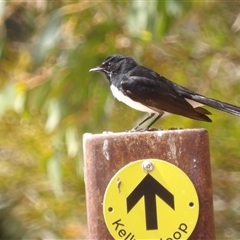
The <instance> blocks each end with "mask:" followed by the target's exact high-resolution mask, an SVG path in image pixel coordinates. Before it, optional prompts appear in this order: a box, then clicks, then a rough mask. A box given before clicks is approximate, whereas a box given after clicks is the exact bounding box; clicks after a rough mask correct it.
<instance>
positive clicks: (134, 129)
mask: <svg viewBox="0 0 240 240" xmlns="http://www.w3.org/2000/svg"><path fill="white" fill-rule="evenodd" d="M154 116H155V113H150V114H149V116H147V117H146V118H144V120H143V121H141V122H140V123H138V124H137V125H136V126H135V127H134V128H133V129H132V130H130V132H134V131H138V130H139V127H140V126H141V125H142V124H143V123H145V122H146V121H147V120H149V119H151V118H153V117H154ZM151 125H152V124H151ZM151 125H150V126H151Z"/></svg>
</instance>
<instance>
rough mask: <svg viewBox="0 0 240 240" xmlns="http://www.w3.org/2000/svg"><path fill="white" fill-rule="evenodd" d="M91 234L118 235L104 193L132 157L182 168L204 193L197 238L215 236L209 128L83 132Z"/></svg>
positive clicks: (107, 237) (98, 236)
mask: <svg viewBox="0 0 240 240" xmlns="http://www.w3.org/2000/svg"><path fill="white" fill-rule="evenodd" d="M83 148H84V165H85V166H84V171H85V186H86V201H87V220H88V239H90V240H91V239H94V240H97V239H99V240H110V239H113V238H112V237H111V235H110V233H109V232H108V229H107V227H106V225H105V222H104V218H103V206H102V203H103V196H104V192H105V190H106V187H107V185H108V183H109V181H110V180H111V178H112V177H113V176H114V174H115V173H116V172H117V171H118V170H119V169H121V168H122V167H124V166H125V165H127V164H128V163H129V162H132V161H136V160H139V159H149V158H151V159H152V158H155V159H162V160H165V161H167V162H170V163H172V164H174V165H176V166H177V167H179V168H180V169H182V170H183V171H184V172H185V173H186V174H187V175H188V177H189V178H190V179H191V181H192V182H193V184H194V186H195V189H196V191H197V194H198V197H199V207H200V212H199V219H198V222H197V225H196V228H195V230H194V231H193V233H192V235H191V237H190V238H189V239H191V240H193V239H194V240H200V239H202V240H206V239H211V240H214V239H215V234H214V218H213V200H212V182H211V167H210V157H209V140H208V132H207V131H206V130H205V129H184V130H167V131H152V132H132V133H131V132H126V133H103V134H89V133H86V134H84V136H83Z"/></svg>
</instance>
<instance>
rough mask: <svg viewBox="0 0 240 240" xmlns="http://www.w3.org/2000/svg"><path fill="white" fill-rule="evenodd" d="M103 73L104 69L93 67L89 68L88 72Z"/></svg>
mask: <svg viewBox="0 0 240 240" xmlns="http://www.w3.org/2000/svg"><path fill="white" fill-rule="evenodd" d="M103 71H104V69H103V68H101V67H95V68H91V69H90V70H89V72H103Z"/></svg>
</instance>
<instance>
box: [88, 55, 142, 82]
mask: <svg viewBox="0 0 240 240" xmlns="http://www.w3.org/2000/svg"><path fill="white" fill-rule="evenodd" d="M136 65H137V63H136V62H135V60H134V59H133V58H131V57H128V56H123V55H118V54H115V55H111V56H109V57H108V58H106V59H105V60H104V61H103V62H102V63H101V64H100V65H99V66H98V67H95V68H92V69H90V70H89V72H103V73H104V74H105V76H106V77H107V79H108V80H109V81H110V79H111V77H112V76H113V75H116V74H124V73H126V72H128V71H129V70H130V69H132V68H133V67H135V66H136Z"/></svg>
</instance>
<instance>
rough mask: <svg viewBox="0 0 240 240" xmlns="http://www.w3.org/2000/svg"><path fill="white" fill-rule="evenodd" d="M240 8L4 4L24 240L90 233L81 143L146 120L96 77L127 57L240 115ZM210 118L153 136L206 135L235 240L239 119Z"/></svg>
mask: <svg viewBox="0 0 240 240" xmlns="http://www.w3.org/2000/svg"><path fill="white" fill-rule="evenodd" d="M238 9H239V3H238V2H236V1H235V2H224V1H222V2H219V1H218V2H217V1H211V2H209V1H205V2H203V1H179V0H168V1H150V2H149V1H107V2H104V1H102V2H101V1H100V2H94V1H67V2H66V1H36V2H31V1H29V2H25V3H19V2H16V1H1V2H0V18H1V20H2V21H0V25H1V30H0V35H1V38H0V79H1V82H0V123H1V124H0V130H1V136H2V137H1V138H0V144H1V145H0V169H1V170H0V176H1V192H2V193H5V194H6V195H7V196H8V197H10V198H12V199H14V200H15V199H17V206H14V207H13V209H14V211H13V212H14V214H13V215H15V216H16V217H17V218H21V219H22V221H21V222H22V225H23V226H22V227H23V228H24V229H27V230H28V231H27V233H24V234H26V236H27V237H28V238H40V237H41V238H43V236H45V238H46V236H47V237H49V238H69V239H79V238H83V237H84V236H85V235H86V230H85V228H86V227H85V220H84V219H85V218H84V217H85V210H84V201H83V200H84V187H83V179H82V149H81V137H82V134H83V133H84V132H92V133H99V132H102V131H124V130H126V129H130V128H132V126H134V124H136V122H138V121H139V120H140V118H142V117H143V114H142V113H140V112H137V111H134V110H132V109H129V108H128V107H127V106H124V105H123V104H122V103H119V102H117V101H115V100H114V99H113V97H112V96H111V94H110V92H109V86H108V83H107V82H106V81H105V80H104V78H103V77H101V76H100V75H98V74H94V73H89V72H88V71H89V69H90V68H92V67H94V66H97V65H98V64H99V63H100V62H101V61H102V60H103V59H105V58H106V57H107V56H108V55H110V54H113V53H121V54H128V55H131V56H133V57H134V58H135V59H136V60H137V61H138V62H139V63H141V64H143V65H146V66H148V67H149V68H152V69H154V70H156V71H157V72H159V73H161V74H162V75H164V76H166V77H168V78H169V79H171V80H173V81H176V82H177V83H180V84H182V85H184V86H186V87H189V88H191V89H192V90H195V91H197V92H199V93H201V94H205V95H207V96H210V97H213V98H217V99H221V100H223V101H227V102H230V103H233V104H236V105H240V98H239V94H238V93H239V91H240V86H239V84H238V82H239V70H238V69H239V62H240V61H239V59H240V55H239V52H238V51H237V49H239V45H240V41H239V36H238V35H239V29H240V27H239V16H238V14H239V12H238ZM209 110H210V111H211V112H212V113H213V116H212V119H213V123H212V124H209V123H202V122H197V121H193V120H190V119H184V118H182V117H179V116H166V117H164V118H163V119H162V120H161V121H159V122H158V123H157V124H156V127H163V128H166V129H167V128H170V127H183V128H188V127H189V128H190V127H204V128H207V129H208V131H209V136H210V143H211V156H212V157H211V158H212V165H213V186H214V199H215V204H216V205H215V206H216V230H217V238H218V239H220V238H224V239H233V238H235V239H237V238H239V235H240V233H239V230H238V227H237V224H236V222H237V219H238V217H239V213H238V204H237V202H238V201H237V199H239V191H238V189H237V188H232V186H233V184H234V183H235V182H237V181H238V174H239V169H240V166H239V165H240V163H239V162H240V161H239V159H240V151H239V144H238V136H239V135H240V130H239V129H240V128H239V119H238V118H237V117H235V116H231V115H227V114H225V113H221V112H218V111H216V110H212V109H209ZM123 113H124V114H123ZM221 174H223V177H222V178H221ZM228 175H230V176H232V177H231V178H230V179H227V180H225V178H228V177H227V176H228ZM222 205H223V206H224V208H221V206H222ZM226 222H227V223H228V226H227V228H226V230H225V226H226ZM79 226H80V227H79ZM77 229H78V230H77ZM79 229H80V230H79ZM23 232H24V231H23ZM34 234H35V235H34ZM27 237H25V238H27Z"/></svg>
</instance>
